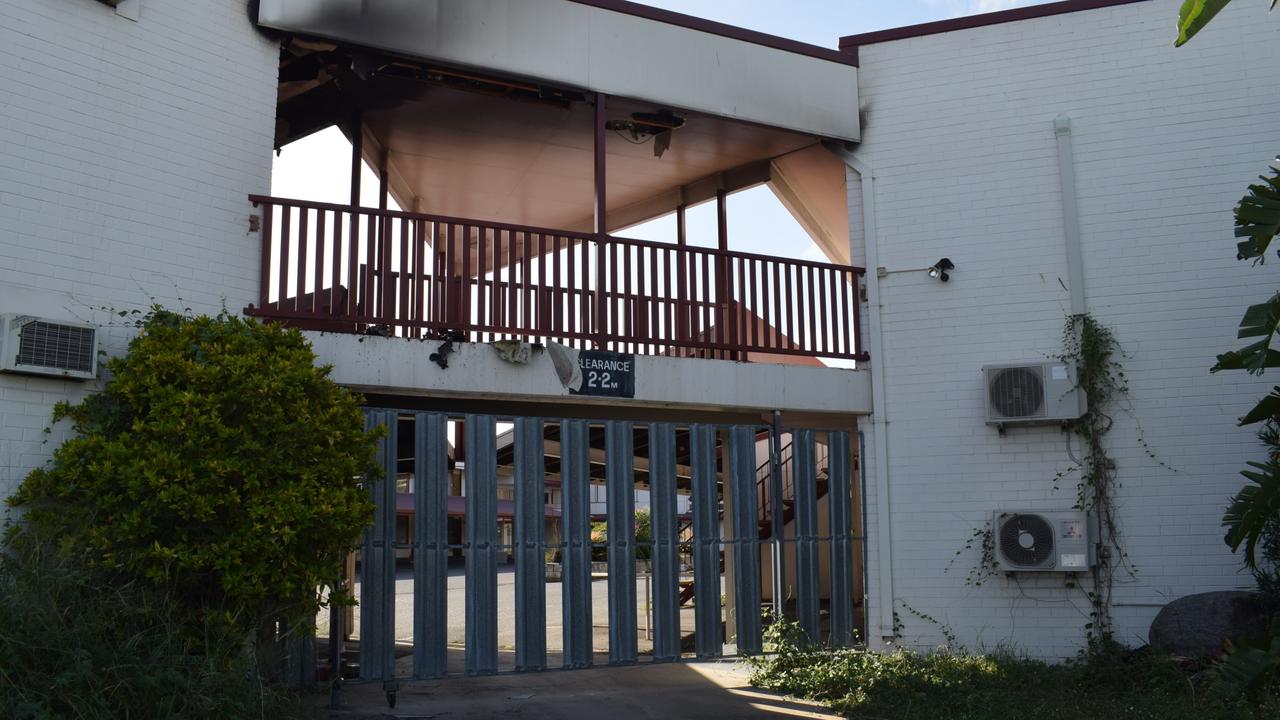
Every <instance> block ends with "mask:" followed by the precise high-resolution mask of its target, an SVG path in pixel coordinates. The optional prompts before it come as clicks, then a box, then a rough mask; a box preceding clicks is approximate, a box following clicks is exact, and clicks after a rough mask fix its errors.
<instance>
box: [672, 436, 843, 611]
mask: <svg viewBox="0 0 1280 720" xmlns="http://www.w3.org/2000/svg"><path fill="white" fill-rule="evenodd" d="M778 459H779V460H778V467H779V468H781V470H782V525H783V527H784V528H785V527H786V526H787V525H788V524H789V523H790V522H791V521H792V520H794V519H795V514H796V512H795V505H796V487H795V476H794V473H793V472H792V469H791V459H792V450H791V443H789V442H788V443H787V444H786V445H784V446H783V447H782V450H780V451H779V452H778ZM827 459H828V450H827V446H826V445H822V444H820V445H818V446H817V448H816V455H815V458H814V466H815V468H816V470H817V472H816V478H817V482H816V484H815V487H814V497H815V499H817V500H821V499H822V498H823V497H824V496H826V494H827V478H828V475H827V467H828V462H827ZM771 466H772V461H770V460H765V461H764V462H763V463H761V464H760V466H759V467H757V468H756V527H757V529H758V531H759V538H760V539H761V540H769V539H772V537H773V492H772V487H771V483H770V476H771V471H772V468H771ZM719 517H720V519H721V520H723V519H724V501H723V500H722V501H721V502H720V512H719ZM676 540H677V541H678V542H679V543H681V544H682V545H683V544H685V543H690V542H692V541H693V518H692V517H690V518H686V519H684V520H682V521H681V522H680V524H679V525H677V526H676ZM720 572H724V552H723V551H721V552H720ZM693 595H694V591H693V581H692V580H685V581H681V583H680V604H681V605H684V604H685V603H687V602H689V601H690V600H692V599H693Z"/></svg>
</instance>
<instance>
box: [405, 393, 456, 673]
mask: <svg viewBox="0 0 1280 720" xmlns="http://www.w3.org/2000/svg"><path fill="white" fill-rule="evenodd" d="M413 428H414V498H413V509H414V515H413V538H414V543H415V544H414V550H413V624H414V628H413V638H414V644H413V674H414V677H418V678H430V677H440V676H442V675H444V674H445V673H447V672H448V660H449V648H448V629H449V615H448V612H449V609H448V603H447V601H446V598H447V597H448V593H449V449H448V448H449V446H448V440H447V434H448V431H449V421H448V418H447V417H445V416H444V415H440V414H438V413H416V414H415V415H414V422H413Z"/></svg>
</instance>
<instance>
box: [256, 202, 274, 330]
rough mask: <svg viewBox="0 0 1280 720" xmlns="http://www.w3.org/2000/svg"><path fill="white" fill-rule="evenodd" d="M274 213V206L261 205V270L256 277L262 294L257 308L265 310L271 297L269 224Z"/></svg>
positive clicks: (271, 231) (271, 233)
mask: <svg viewBox="0 0 1280 720" xmlns="http://www.w3.org/2000/svg"><path fill="white" fill-rule="evenodd" d="M274 212H275V206H274V205H271V204H270V203H263V204H262V225H261V232H262V268H261V273H260V274H259V275H258V278H259V279H258V283H259V285H260V286H261V289H262V292H261V294H260V295H259V296H258V306H259V307H260V308H261V309H263V310H265V309H266V308H267V303H269V302H270V296H271V245H272V241H273V238H272V235H273V230H274V228H273V227H272V225H271V223H272V222H273V221H274V220H275V218H274V217H272V215H273V214H274Z"/></svg>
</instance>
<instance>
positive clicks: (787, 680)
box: [748, 624, 1280, 720]
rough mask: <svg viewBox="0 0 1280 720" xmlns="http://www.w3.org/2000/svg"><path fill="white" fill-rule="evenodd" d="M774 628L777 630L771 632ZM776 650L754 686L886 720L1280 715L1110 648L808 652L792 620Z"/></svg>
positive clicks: (1198, 675) (1177, 665)
mask: <svg viewBox="0 0 1280 720" xmlns="http://www.w3.org/2000/svg"><path fill="white" fill-rule="evenodd" d="M777 627H778V626H776V625H775V628H777ZM771 630H772V632H771V639H772V641H773V642H772V643H771V647H772V649H773V650H774V651H775V652H774V653H773V654H770V655H767V656H762V657H759V658H754V659H752V660H750V661H748V662H749V665H750V666H751V670H752V679H751V681H752V684H754V685H756V686H757V687H762V688H767V689H771V690H778V691H781V692H785V693H787V694H789V695H793V696H796V697H803V698H807V699H810V700H818V701H820V702H823V703H825V704H827V705H829V706H831V707H832V708H834V709H835V710H837V711H839V712H841V713H843V714H844V715H846V716H847V717H851V718H866V719H868V720H869V719H872V718H884V719H885V720H889V719H892V720H907V719H908V718H918V719H921V720H986V719H987V718H990V719H991V720H997V719H998V720H1009V718H1018V719H1019V720H1036V719H1038V718H1053V719H1054V720H1075V719H1080V720H1084V719H1087V718H1088V719H1092V718H1098V719H1104V718H1105V719H1108V720H1110V719H1112V718H1124V719H1125V720H1129V719H1133V720H1141V719H1146V718H1151V719H1157V718H1158V719H1160V720H1166V719H1167V720H1179V719H1183V718H1185V719H1187V720H1192V719H1194V720H1218V719H1222V720H1226V719H1228V718H1230V719H1233V720H1234V719H1240V720H1254V719H1259V718H1278V717H1280V693H1278V692H1277V690H1280V688H1273V689H1272V690H1271V691H1269V692H1267V693H1264V694H1263V695H1262V696H1260V697H1254V698H1244V697H1239V696H1237V697H1228V696H1226V695H1225V694H1223V693H1221V692H1219V691H1218V690H1217V689H1215V687H1214V678H1213V672H1212V670H1211V669H1210V668H1204V667H1197V666H1193V665H1188V664H1186V663H1185V662H1179V661H1175V660H1174V659H1172V658H1169V657H1164V656H1160V655H1158V654H1155V653H1150V652H1145V651H1144V652H1138V653H1133V652H1129V651H1126V650H1124V649H1122V648H1109V649H1107V650H1105V651H1100V652H1094V653H1091V654H1089V655H1086V656H1082V657H1081V658H1079V659H1076V660H1072V661H1070V662H1066V663H1061V664H1054V665H1050V664H1046V663H1042V662H1038V661H1035V660H1029V659H1026V658H1022V657H1017V656H1015V655H1012V654H1007V653H1006V654H996V655H975V654H966V653H953V652H935V653H928V654H919V653H912V652H908V651H905V650H899V651H896V652H891V653H872V652H863V651H854V650H841V651H835V652H820V651H807V650H805V649H803V648H801V647H800V646H799V645H798V644H797V643H796V642H795V641H794V638H795V637H796V633H795V630H794V627H793V626H791V625H790V624H783V625H782V626H781V627H780V629H773V628H771Z"/></svg>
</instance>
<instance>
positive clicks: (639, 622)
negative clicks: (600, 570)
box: [317, 565, 723, 671]
mask: <svg viewBox="0 0 1280 720" xmlns="http://www.w3.org/2000/svg"><path fill="white" fill-rule="evenodd" d="M497 576H498V577H497V581H498V648H499V649H500V650H514V649H515V636H516V628H515V615H516V613H515V566H514V565H500V566H498V573H497ZM721 582H722V583H723V580H722V581H721ZM355 587H356V596H357V597H359V588H360V584H359V583H358V582H357V583H356V585H355ZM721 591H722V592H723V587H722V590H721ZM652 592H653V585H652V582H651V581H650V580H647V579H646V578H644V577H643V576H641V577H638V578H636V628H637V638H636V640H637V648H638V650H639V651H640V652H641V653H642V654H643V653H646V652H651V651H652V649H653V639H652V636H651V634H650V632H649V629H650V628H652V614H651V603H652V600H651V598H652ZM446 603H447V605H446V607H447V608H448V642H449V645H450V646H451V648H460V647H462V646H463V643H464V642H465V638H466V613H465V608H466V604H465V603H466V576H465V572H464V570H463V568H462V567H461V566H458V567H453V568H450V569H449V577H448V596H447V599H446ZM395 604H396V618H395V637H396V642H397V644H401V645H412V643H413V570H412V568H409V567H401V568H399V570H398V571H397V573H396V603H395ZM591 608H592V610H591V611H592V626H593V628H594V633H593V635H594V639H593V643H592V645H593V649H594V650H595V651H596V652H600V653H607V652H608V651H609V626H608V620H609V583H608V580H607V579H606V578H605V577H603V576H601V577H597V578H596V579H595V580H593V582H592V583H591ZM563 617H564V616H563V611H562V604H561V585H560V583H558V582H548V583H547V586H546V621H547V651H548V653H549V654H552V655H553V656H554V655H558V654H559V652H560V651H561V649H562V645H563V633H564V628H563V623H562V618H563ZM680 625H681V630H682V634H688V633H691V632H693V629H694V611H693V606H692V604H690V605H687V606H685V607H683V608H681V610H680ZM353 629H354V630H355V633H354V636H353V637H355V638H358V637H359V630H360V608H359V607H356V608H355V625H354V628H353ZM317 634H318V635H319V636H321V637H325V636H327V635H328V634H329V613H328V611H327V610H326V611H323V612H321V613H320V615H319V617H317ZM451 656H452V653H451ZM549 660H552V664H553V666H554V665H555V664H557V663H558V662H559V658H558V657H554V658H549ZM499 663H500V666H499V667H500V669H501V670H514V668H515V663H514V656H513V655H511V654H510V653H500V654H499ZM460 668H461V666H459V669H460ZM452 669H453V668H452V667H451V668H450V670H451V671H452Z"/></svg>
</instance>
